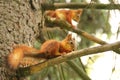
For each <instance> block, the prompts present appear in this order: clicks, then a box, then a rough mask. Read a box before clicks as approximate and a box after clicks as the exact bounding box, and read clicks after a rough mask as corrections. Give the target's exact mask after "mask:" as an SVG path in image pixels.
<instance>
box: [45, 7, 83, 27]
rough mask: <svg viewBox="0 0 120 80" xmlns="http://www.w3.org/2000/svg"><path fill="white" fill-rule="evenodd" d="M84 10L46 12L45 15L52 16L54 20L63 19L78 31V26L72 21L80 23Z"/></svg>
mask: <svg viewBox="0 0 120 80" xmlns="http://www.w3.org/2000/svg"><path fill="white" fill-rule="evenodd" d="M82 11H83V10H82V9H78V10H71V9H56V10H55V11H54V10H48V11H46V12H45V15H47V16H50V17H52V18H56V19H61V20H65V21H67V22H68V23H69V24H71V25H72V28H73V29H77V26H74V25H73V23H72V20H74V21H76V22H79V20H80V16H81V14H82Z"/></svg>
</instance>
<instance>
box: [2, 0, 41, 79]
mask: <svg viewBox="0 0 120 80" xmlns="http://www.w3.org/2000/svg"><path fill="white" fill-rule="evenodd" d="M36 4H37V3H36ZM39 8H40V6H39ZM41 21H42V12H41V10H40V9H39V10H38V9H35V7H34V5H32V0H0V80H13V79H14V80H16V76H15V75H16V72H15V71H13V70H11V69H10V68H9V66H8V65H7V54H9V52H10V51H11V50H12V47H13V46H14V45H15V44H27V45H28V43H30V44H31V45H33V43H34V42H35V41H36V39H37V37H38V36H39V35H40V26H42V22H41Z"/></svg>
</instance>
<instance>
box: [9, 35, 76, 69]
mask: <svg viewBox="0 0 120 80" xmlns="http://www.w3.org/2000/svg"><path fill="white" fill-rule="evenodd" d="M74 49H75V39H74V38H72V34H68V35H67V36H66V38H65V39H63V40H62V41H57V40H54V39H53V40H47V41H46V42H44V43H43V44H42V45H41V48H40V49H36V48H33V47H30V46H26V45H17V46H16V47H14V49H13V50H12V52H11V53H10V54H8V58H7V60H8V65H9V66H10V68H12V69H17V68H18V67H19V65H20V61H21V60H22V59H23V58H24V57H27V56H30V57H34V58H45V59H51V58H54V57H58V56H61V55H64V54H67V53H69V52H71V51H74Z"/></svg>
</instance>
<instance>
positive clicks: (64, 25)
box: [45, 16, 120, 54]
mask: <svg viewBox="0 0 120 80" xmlns="http://www.w3.org/2000/svg"><path fill="white" fill-rule="evenodd" d="M45 23H46V24H48V23H49V24H50V25H49V24H48V25H47V26H49V27H54V26H59V27H60V28H63V29H67V30H69V31H73V32H75V33H77V34H79V35H81V36H83V37H85V38H87V39H89V40H91V41H93V42H96V43H98V44H101V45H104V44H108V43H107V42H105V41H103V40H101V39H98V38H97V37H95V36H93V35H91V34H89V33H87V32H85V31H83V30H80V29H77V30H75V29H72V26H71V25H70V24H69V23H68V22H66V21H64V20H58V19H53V18H50V17H46V16H45ZM53 25H54V26H53ZM114 52H116V53H118V54H120V49H116V50H114Z"/></svg>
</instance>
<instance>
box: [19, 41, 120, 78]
mask: <svg viewBox="0 0 120 80" xmlns="http://www.w3.org/2000/svg"><path fill="white" fill-rule="evenodd" d="M118 48H120V41H119V42H115V43H112V44H106V45H102V46H97V47H92V48H85V49H82V50H78V51H73V52H70V53H68V54H66V55H63V56H60V57H57V58H53V59H50V60H47V61H45V62H43V63H40V64H37V65H34V66H31V67H27V68H20V69H19V70H18V74H19V76H27V75H31V74H34V73H37V72H39V71H41V70H43V69H45V68H46V67H50V66H53V65H56V64H60V63H62V62H65V61H68V60H72V59H74V58H77V57H81V56H85V55H91V54H95V53H101V52H105V51H109V50H115V49H118Z"/></svg>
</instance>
